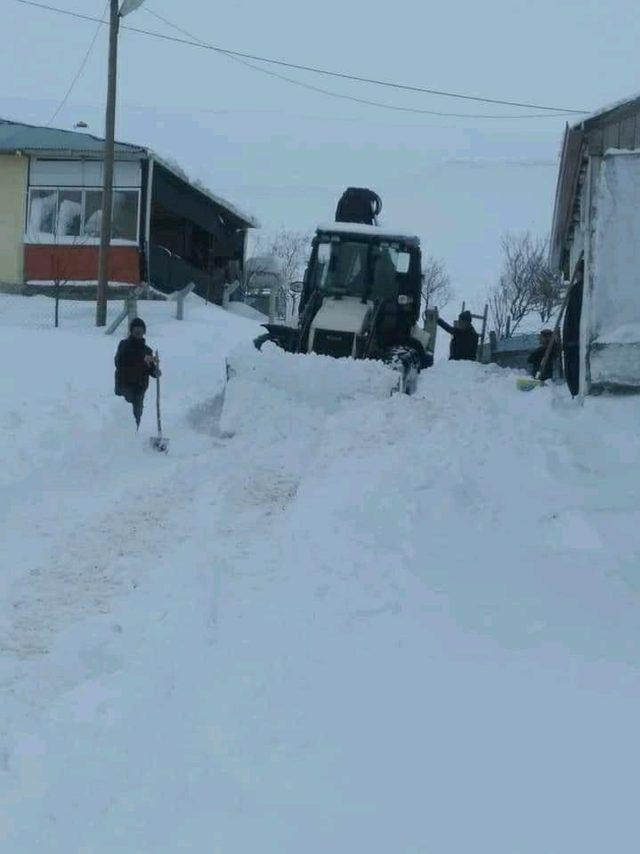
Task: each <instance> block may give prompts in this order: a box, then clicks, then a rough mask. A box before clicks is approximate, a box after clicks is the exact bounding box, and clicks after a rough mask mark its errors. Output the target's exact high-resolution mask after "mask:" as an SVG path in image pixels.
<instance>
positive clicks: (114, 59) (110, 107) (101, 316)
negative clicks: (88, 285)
mask: <svg viewBox="0 0 640 854" xmlns="http://www.w3.org/2000/svg"><path fill="white" fill-rule="evenodd" d="M109 1H110V6H111V17H110V22H109V71H108V83H107V113H106V120H105V140H104V164H103V169H102V220H101V225H100V256H99V260H98V295H97V303H96V326H106V323H107V283H108V281H109V249H110V247H111V220H112V214H113V161H114V156H115V131H116V87H117V75H118V29H119V25H120V10H119V8H118V5H119V0H109Z"/></svg>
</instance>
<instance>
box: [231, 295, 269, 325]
mask: <svg viewBox="0 0 640 854" xmlns="http://www.w3.org/2000/svg"><path fill="white" fill-rule="evenodd" d="M227 310H228V311H230V312H231V313H232V314H236V315H238V317H246V318H247V319H248V320H255V321H257V322H258V323H266V322H267V321H268V320H269V318H268V317H267V315H266V314H262V312H261V311H257V310H256V309H255V308H253V307H252V306H250V305H247V304H246V302H240V301H239V300H231V301H230V302H229V305H228V306H227Z"/></svg>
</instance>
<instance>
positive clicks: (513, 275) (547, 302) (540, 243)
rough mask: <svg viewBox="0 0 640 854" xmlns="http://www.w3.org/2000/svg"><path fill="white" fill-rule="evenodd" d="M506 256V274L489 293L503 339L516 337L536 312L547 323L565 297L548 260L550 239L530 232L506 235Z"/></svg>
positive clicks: (499, 333) (497, 331)
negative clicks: (527, 318) (524, 323)
mask: <svg viewBox="0 0 640 854" xmlns="http://www.w3.org/2000/svg"><path fill="white" fill-rule="evenodd" d="M502 253H503V265H502V273H501V274H500V279H499V280H498V284H497V285H496V286H495V287H494V288H493V289H492V290H491V292H490V294H489V306H490V309H491V319H492V321H493V326H494V329H495V331H496V333H497V335H498V337H500V338H504V337H509V336H511V335H513V334H514V333H515V332H516V331H517V330H518V328H519V326H520V325H521V323H522V321H523V320H524V319H525V318H526V317H528V316H530V315H531V314H534V313H537V314H539V315H540V319H541V320H542V322H543V323H546V322H547V321H548V320H549V319H550V318H551V317H552V316H553V314H554V312H555V310H556V308H557V307H558V305H559V303H560V301H561V298H562V288H561V283H560V281H559V278H558V277H557V276H556V275H555V273H554V272H553V271H552V270H551V268H550V266H549V263H548V261H547V254H548V241H547V240H544V239H542V238H536V237H533V236H532V235H531V234H530V233H529V232H526V233H525V234H506V235H504V237H503V238H502Z"/></svg>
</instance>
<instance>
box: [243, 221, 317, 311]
mask: <svg viewBox="0 0 640 854" xmlns="http://www.w3.org/2000/svg"><path fill="white" fill-rule="evenodd" d="M310 246H311V237H310V236H309V235H308V234H305V233H304V232H299V231H290V230H288V229H286V228H283V227H282V228H280V229H279V230H278V231H277V232H275V234H272V235H270V236H269V237H266V238H264V237H259V238H258V240H257V241H256V244H255V250H254V252H255V255H256V256H262V257H264V258H265V260H266V259H268V258H276V259H277V261H278V266H279V268H280V275H281V277H282V283H283V284H282V288H281V289H280V291H279V293H278V294H277V296H276V304H277V311H278V314H279V315H281V316H282V317H285V316H287V314H288V312H289V311H291V312H292V313H293V314H295V306H296V300H297V299H298V294H299V292H298V290H297V289H294V288H292V285H293V284H294V283H295V282H299V281H300V280H301V279H302V277H303V274H304V270H305V266H306V263H307V258H308V257H309V248H310ZM256 272H258V273H260V272H264V273H269V272H271V270H270V268H269V267H268V266H266V267H265V270H264V271H261V270H260V269H259V268H255V269H254V270H253V273H254V274H255V273H256ZM287 306H288V308H287Z"/></svg>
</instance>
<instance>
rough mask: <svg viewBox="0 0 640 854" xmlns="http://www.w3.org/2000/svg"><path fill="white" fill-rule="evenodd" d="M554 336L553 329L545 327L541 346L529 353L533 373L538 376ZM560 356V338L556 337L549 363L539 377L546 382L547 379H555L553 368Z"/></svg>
mask: <svg viewBox="0 0 640 854" xmlns="http://www.w3.org/2000/svg"><path fill="white" fill-rule="evenodd" d="M552 338H553V331H552V330H551V329H543V330H542V332H541V333H540V346H539V347H538V348H537V349H536V350H534V351H533V353H531V354H530V355H529V358H528V359H527V361H528V362H529V364H530V365H531V375H532V376H534V377H536V376H538V373H539V372H540V369H541V368H542V362H543V361H544V357H545V354H546V352H547V347H548V346H549V343H550V341H551V339H552ZM559 356H560V345H559V343H558V340H557V339H556V340H555V341H554V342H553V345H552V347H551V353H550V354H549V358H548V359H547V363H546V365H545V366H544V371H543V372H542V374H541V375H540V376H539V377H538V379H540V380H542V381H543V382H546V380H551V379H553V370H554V366H555V364H556V362H557V361H558V357H559Z"/></svg>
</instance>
